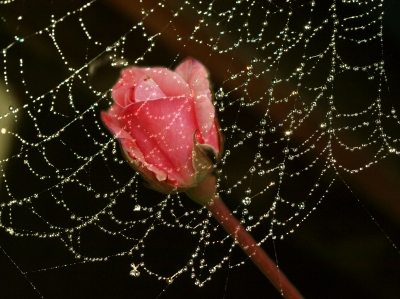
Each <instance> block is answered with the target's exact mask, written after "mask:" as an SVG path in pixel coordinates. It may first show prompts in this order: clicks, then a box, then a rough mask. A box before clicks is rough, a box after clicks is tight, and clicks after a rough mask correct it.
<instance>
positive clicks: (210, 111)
mask: <svg viewBox="0 0 400 299" xmlns="http://www.w3.org/2000/svg"><path fill="white" fill-rule="evenodd" d="M175 72H176V73H178V74H179V75H180V76H181V77H182V78H183V79H184V80H185V81H186V82H188V84H189V87H190V89H191V90H192V92H193V97H194V101H195V107H196V118H197V122H198V124H199V129H200V131H201V134H202V135H203V137H204V138H206V139H207V138H208V134H209V131H210V129H211V127H212V125H213V122H214V117H215V108H214V105H213V104H212V97H211V92H210V84H209V81H208V72H207V70H206V69H205V67H204V66H203V65H202V64H201V63H200V62H198V61H196V60H194V59H193V58H190V57H189V58H187V59H186V60H184V61H183V62H182V63H181V64H180V65H179V66H178V67H177V68H176V69H175Z"/></svg>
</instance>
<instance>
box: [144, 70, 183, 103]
mask: <svg viewBox="0 0 400 299" xmlns="http://www.w3.org/2000/svg"><path fill="white" fill-rule="evenodd" d="M143 72H144V73H145V74H146V75H148V76H149V77H150V78H151V79H153V80H154V82H156V83H157V85H158V86H159V87H160V89H161V90H162V91H163V93H164V94H165V95H166V96H167V97H177V96H188V95H189V94H190V88H189V85H188V84H187V82H186V81H185V80H184V79H183V78H182V77H181V76H180V75H179V74H177V73H175V72H173V71H171V70H169V69H167V68H161V67H155V68H147V69H143Z"/></svg>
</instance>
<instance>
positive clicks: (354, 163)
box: [0, 0, 400, 298]
mask: <svg viewBox="0 0 400 299" xmlns="http://www.w3.org/2000/svg"><path fill="white" fill-rule="evenodd" d="M128 2H129V3H128ZM0 7H1V10H0V16H1V35H2V39H1V41H0V43H1V48H2V49H3V50H2V55H3V59H2V62H1V68H2V81H3V82H2V84H3V86H2V89H4V95H1V103H0V104H1V107H0V109H2V110H1V111H0V130H1V134H0V138H1V141H0V144H1V145H2V149H1V151H2V153H1V154H2V156H1V158H0V159H1V160H0V173H1V175H2V178H1V181H0V182H1V183H0V184H1V185H0V186H1V190H0V192H1V193H0V194H1V195H0V213H1V214H0V217H1V218H0V220H1V222H0V230H1V236H2V237H1V238H2V239H3V240H4V242H3V241H2V243H1V244H0V246H1V248H2V251H3V253H4V255H3V257H4V264H5V265H7V263H8V264H9V266H10V269H11V270H10V271H16V274H15V275H16V277H17V278H16V279H20V282H21V283H22V281H23V283H24V284H27V288H26V289H21V290H15V288H11V289H8V292H10V293H5V294H14V293H15V292H18V291H20V292H25V293H24V294H25V296H26V294H29V296H32V298H40V297H43V298H53V297H57V298H60V297H66V298H67V297H69V298H70V297H76V298H80V297H83V296H87V294H92V295H97V296H98V297H104V298H107V297H118V298H119V297H120V298H126V296H127V295H134V296H136V297H138V298H156V297H160V298H166V297H168V296H171V298H176V296H178V297H179V296H183V297H186V296H188V295H187V294H191V295H190V296H192V297H195V296H199V298H200V297H205V296H208V297H212V298H214V297H216V298H225V297H226V298H237V297H238V296H239V295H240V294H242V295H241V297H248V298H250V297H256V296H257V295H259V294H263V296H266V295H267V294H271V295H270V296H271V297H272V296H278V294H276V291H275V290H274V289H273V287H271V286H269V285H268V286H264V285H265V284H266V283H265V281H264V278H263V277H262V276H257V275H259V274H258V273H257V269H255V268H254V267H253V266H252V265H251V262H249V261H248V258H247V257H245V256H244V255H243V254H242V253H241V252H240V250H239V249H237V247H236V246H235V242H234V241H233V240H231V238H230V237H229V236H227V235H226V233H225V232H224V230H223V229H222V228H221V227H220V226H218V225H217V223H216V222H215V221H214V220H213V219H212V217H211V215H210V214H209V213H208V212H207V210H206V209H204V208H202V207H200V206H198V205H196V204H195V203H193V202H191V201H190V200H189V199H188V198H187V197H186V196H185V195H183V194H170V195H166V196H165V195H162V194H158V193H156V192H154V191H151V190H147V189H146V188H144V187H143V186H142V181H141V179H140V177H139V176H138V175H137V174H136V173H135V172H134V171H133V170H132V169H131V168H130V167H129V166H128V165H127V163H125V161H124V159H123V157H122V155H121V153H120V150H119V145H118V142H117V140H116V139H115V138H114V137H113V136H111V135H110V134H109V133H108V131H107V130H106V129H105V127H104V126H103V124H102V123H101V120H100V117H99V115H100V112H101V111H104V110H106V109H108V107H109V106H110V105H111V104H112V98H111V94H110V89H111V87H112V86H113V84H114V83H115V81H116V80H117V78H118V74H119V72H120V70H121V69H122V68H123V67H126V66H128V65H138V66H150V67H151V66H158V65H163V66H167V67H170V68H174V67H175V66H176V65H177V64H178V63H179V62H180V61H182V60H183V59H184V58H185V57H187V56H193V57H194V58H196V59H198V60H199V61H201V62H202V63H203V64H204V65H205V66H206V67H207V68H208V70H209V71H210V76H211V79H212V81H213V82H214V86H213V89H214V92H215V102H214V104H215V107H216V110H217V112H218V116H219V119H220V124H221V129H222V132H223V135H224V136H225V139H226V141H225V144H224V152H223V157H222V159H221V161H220V163H219V165H218V169H219V171H218V172H219V173H218V175H219V179H218V187H219V193H220V195H221V197H222V198H223V199H224V201H225V202H226V203H227V205H228V206H229V207H230V208H231V209H232V213H233V214H234V215H235V216H236V217H237V218H238V219H239V220H240V221H241V223H242V224H243V225H244V226H245V227H246V229H247V230H248V231H250V232H251V233H252V235H253V236H254V237H255V238H256V240H257V241H258V242H259V244H261V245H262V246H263V248H265V250H266V251H267V252H269V253H270V254H271V256H273V257H275V259H276V262H278V261H279V263H278V265H279V266H280V267H281V268H282V269H283V270H284V271H285V273H287V274H288V273H289V275H288V276H289V278H290V277H292V276H293V277H295V279H294V280H295V281H294V282H295V285H297V286H298V288H299V289H300V290H301V291H302V290H303V289H304V292H303V293H304V295H305V297H308V296H307V294H309V296H310V297H313V296H315V297H316V298H321V297H324V298H328V296H327V295H326V294H325V293H324V292H323V290H320V293H318V291H316V290H313V291H310V290H309V291H307V287H306V285H308V284H309V285H310V288H311V287H312V286H314V284H312V283H310V282H309V281H308V280H312V278H313V277H316V276H319V274H313V273H312V271H309V272H307V275H304V277H303V278H301V277H297V278H296V274H297V275H298V276H303V275H301V273H300V274H299V273H298V272H299V271H301V270H299V269H302V267H305V268H307V269H308V268H310V267H311V263H310V262H304V264H302V263H301V262H299V260H303V256H301V252H302V250H303V248H302V246H303V247H310V248H312V249H314V250H315V251H314V252H318V253H319V254H321V255H323V254H322V253H321V252H328V251H327V248H326V246H327V244H328V243H323V242H321V243H318V242H315V240H314V242H311V243H309V244H304V243H307V242H308V241H307V240H311V239H313V238H317V239H318V237H316V233H315V232H316V231H315V229H316V227H319V226H320V227H321V229H322V228H325V230H324V232H322V233H320V234H319V236H321V235H323V236H325V235H328V236H335V234H338V231H340V232H341V233H342V232H343V231H346V232H349V235H350V236H352V235H357V234H358V235H361V234H362V233H363V232H365V231H367V233H366V234H367V235H368V238H369V239H367V238H365V239H363V240H362V241H361V242H360V243H358V246H361V247H358V248H365V244H364V243H363V242H367V241H366V240H368V242H367V243H368V244H371V243H372V244H378V243H379V244H384V245H368V246H369V248H370V250H369V251H368V250H367V252H368V253H365V255H361V257H362V258H363V261H362V262H360V263H364V262H365V260H367V259H369V257H370V255H377V256H382V255H386V254H387V256H388V257H387V260H386V262H385V263H384V264H385V266H383V268H382V269H384V270H385V271H386V274H385V275H386V276H383V277H384V278H382V279H381V280H377V282H376V284H375V285H374V286H371V287H370V289H369V290H368V289H367V290H366V291H365V294H367V295H360V294H364V293H354V294H352V293H351V292H352V291H350V290H348V291H347V292H346V295H348V296H349V297H344V295H343V294H342V293H340V292H339V291H340V290H338V291H337V292H338V293H337V294H340V297H341V298H354V297H357V296H358V297H360V296H361V297H365V298H367V296H369V295H370V294H372V293H371V292H375V293H373V294H380V296H381V298H389V297H391V296H395V295H393V294H395V292H396V290H394V289H393V288H390V287H389V285H396V283H398V281H399V278H400V277H398V273H397V272H398V271H397V272H396V274H393V273H391V272H390V271H392V270H393V272H394V269H396V268H397V269H398V266H399V258H398V249H397V248H396V245H395V244H398V242H397V241H398V240H396V239H395V237H393V236H392V234H394V231H395V230H396V225H399V223H398V221H397V222H396V220H395V219H396V216H398V213H399V211H400V210H399V208H398V206H399V204H400V203H399V201H398V200H397V201H396V200H395V199H396V198H397V197H398V194H399V193H398V192H396V191H398V188H397V185H395V184H396V183H395V182H396V178H397V181H398V178H399V167H398V166H397V167H396V165H399V164H398V162H399V155H400V147H399V138H400V136H399V131H400V130H399V124H400V122H399V119H398V112H397V111H399V109H400V108H399V104H398V96H399V94H400V92H399V88H398V83H396V80H398V75H397V69H396V66H398V50H397V48H396V47H397V46H398V44H396V43H398V41H399V38H398V37H397V36H396V34H395V30H394V29H393V26H394V25H393V22H394V21H393V20H395V19H396V17H398V14H397V15H396V14H395V11H396V7H397V8H398V7H399V4H398V1H383V0H382V1H373V0H370V1H345V0H344V1H277V0H270V1H264V2H263V1H240V0H237V1H222V0H219V1H199V2H198V3H191V2H189V1H159V2H154V1H147V0H146V1H122V0H121V1H117V0H114V1H111V0H109V1H99V0H97V1H96V0H94V1H68V2H67V1H65V2H54V1H44V0H43V1H35V3H29V2H27V1H19V0H14V1H7V0H6V1H0ZM32 12H35V13H32ZM396 63H397V64H396ZM380 165H382V166H380ZM382 169H384V170H385V171H386V172H385V173H384V174H382V171H383V170H382ZM365 173H366V175H365ZM375 179H376V180H375ZM396 188H397V189H396ZM353 189H354V190H353ZM390 190H393V191H390ZM368 196H371V197H372V198H375V201H374V200H373V199H371V200H370V201H369V200H368ZM380 196H382V197H383V199H382V201H383V203H382V207H380V206H379V204H380V203H379V202H378V201H379V197H380ZM349 198H350V199H352V200H348V199H349ZM393 199H394V200H393ZM374 207H375V208H376V210H375V209H374ZM321 210H322V211H325V213H322V211H321ZM343 210H346V211H347V213H346V212H345V211H343ZM318 213H321V214H323V216H322V217H320V218H317V217H318ZM333 215H335V216H333ZM353 217H354V219H355V220H354V221H351V220H350V219H352V218H353ZM313 219H314V222H313ZM338 219H339V220H338ZM306 220H307V221H306ZM331 225H332V226H338V227H340V228H339V229H338V231H334V230H333V231H330V230H329V227H330V226H331ZM302 227H305V228H304V231H305V233H302ZM296 230H298V233H296V234H293V232H295V231H296ZM392 231H393V233H392ZM371 232H373V233H371ZM307 233H308V234H307ZM292 234H293V235H292ZM311 235H312V236H311ZM295 238H297V239H302V240H303V241H302V242H303V243H301V242H300V243H296V242H295V241H294V240H295ZM347 238H348V237H347ZM287 239H289V240H288V241H287ZM297 241H298V240H297ZM283 244H284V245H283ZM299 244H303V245H299ZM352 244H353V243H352ZM360 244H361V245H360ZM353 245H354V244H353ZM318 246H322V247H323V248H324V249H321V248H320V249H319V250H317V249H316V248H317V247H318ZM347 246H349V247H346V246H343V248H341V249H342V250H343V251H347V250H349V248H351V246H350V245H349V244H347ZM354 246H355V245H354ZM368 246H367V247H368ZM379 246H385V247H384V248H383V249H382V248H380V247H379ZM393 247H395V250H393ZM336 249H337V247H336ZM293 252H297V253H298V254H299V255H300V257H299V258H298V259H297V260H296V259H294V258H293V257H292V255H293ZM327 254H328V253H327ZM390 254H392V255H390ZM305 255H307V253H306V254H305ZM355 256H357V254H356V255H355ZM389 256H390V258H389ZM352 258H354V256H352ZM349 259H350V258H349ZM322 260H323V259H322ZM339 260H341V261H342V263H346V259H345V258H344V259H343V258H341V259H340V258H339ZM10 262H11V263H10ZM347 262H348V261H347ZM293 263H295V265H298V264H300V265H301V266H299V267H295V266H293ZM296 263H297V264H296ZM395 263H397V264H395ZM335 267H338V268H340V267H342V265H340V266H337V264H336V266H334V268H335ZM350 267H351V266H350ZM374 267H375V264H374V265H370V266H368V267H367V270H366V271H367V272H368V271H371V273H370V274H368V275H367V276H368V277H369V276H371V277H369V278H368V277H367V278H365V279H364V280H362V279H361V280H360V281H362V282H359V281H358V283H364V284H369V283H370V282H371V280H373V279H372V277H374V276H375V275H377V274H378V273H380V272H379V271H381V272H385V271H384V270H376V269H375V268H374ZM298 268H299V269H298ZM387 269H389V271H387ZM246 271H248V272H246ZM4 272H5V270H3V273H4ZM98 272H102V274H99V273H98ZM350 272H351V271H350ZM77 273H78V274H77ZM235 273H236V274H235ZM243 273H248V274H246V275H245V276H248V279H247V280H244V281H243ZM338 273H342V272H338ZM346 273H347V274H348V273H349V271H348V272H346ZM390 273H391V275H390V278H388V277H387V276H388V275H389V274H390ZM290 274H291V275H290ZM235 275H237V276H238V277H239V278H235ZM313 275H315V276H313ZM324 275H325V276H326V282H324V283H327V284H330V285H331V286H332V288H335V283H333V281H335V279H337V276H340V274H335V275H336V276H334V275H333V276H332V275H327V272H324ZM356 276H357V275H356ZM93 277H95V279H91V278H93ZM235 279H238V280H237V282H236V280H235ZM374 279H375V278H374ZM385 279H386V280H387V282H385V281H384V280H385ZM99 282H100V284H99ZM116 282H118V286H119V287H123V288H124V290H121V289H118V290H116V289H115V288H114V287H111V285H113V284H114V283H116ZM343 283H345V282H343ZM188 285H190V286H188ZM234 285H237V286H236V288H235V286H234ZM54 286H56V287H54ZM203 286H204V288H201V287H203ZM198 287H200V288H198ZM239 289H242V290H240V291H239ZM251 289H253V290H251ZM13 292H14V293H13ZM240 292H243V293H240ZM252 292H253V293H252ZM307 292H309V293H307ZM210 294H212V295H210ZM322 294H323V295H322ZM331 294H332V298H336V297H335V292H331ZM355 294H357V295H355ZM10 297H11V295H10Z"/></svg>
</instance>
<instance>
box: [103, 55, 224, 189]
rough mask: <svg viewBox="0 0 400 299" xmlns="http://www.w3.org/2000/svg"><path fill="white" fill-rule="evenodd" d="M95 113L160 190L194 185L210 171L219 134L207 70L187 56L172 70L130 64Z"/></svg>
mask: <svg viewBox="0 0 400 299" xmlns="http://www.w3.org/2000/svg"><path fill="white" fill-rule="evenodd" d="M112 97H113V99H114V104H113V105H112V107H111V108H110V109H109V110H108V111H107V112H103V113H102V115H101V117H102V119H103V122H104V123H105V125H106V126H107V127H108V129H109V130H110V131H111V132H112V133H113V134H114V135H115V136H116V138H118V140H119V141H120V143H121V147H122V152H123V154H124V156H125V158H126V159H127V161H128V162H129V163H130V164H131V165H132V167H134V168H135V170H137V171H138V172H139V173H140V174H141V175H142V176H143V177H144V178H145V180H146V181H147V182H148V184H149V187H151V188H153V189H156V190H158V191H160V192H163V193H169V192H172V191H186V190H188V189H190V188H193V187H195V186H197V185H198V184H199V183H200V182H201V181H203V180H204V178H206V177H207V176H208V175H209V174H210V173H211V172H212V170H213V162H215V161H213V160H214V159H217V158H218V156H219V154H220V151H221V137H220V133H219V129H218V125H217V121H216V118H215V109H214V105H213V104H212V94H211V91H210V84H209V81H208V73H207V70H206V69H205V68H204V66H203V65H202V64H201V63H199V62H198V61H196V60H194V59H192V58H188V59H186V60H185V61H183V62H182V63H181V64H180V65H179V66H178V67H177V68H176V69H175V71H171V70H169V69H167V68H162V67H154V68H139V67H130V68H127V69H125V70H123V71H122V73H121V78H120V79H119V81H118V82H117V84H116V85H115V86H114V87H113V90H112Z"/></svg>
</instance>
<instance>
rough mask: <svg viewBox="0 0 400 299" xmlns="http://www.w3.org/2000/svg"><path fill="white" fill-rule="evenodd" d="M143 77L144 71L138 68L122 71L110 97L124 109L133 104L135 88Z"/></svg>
mask: <svg viewBox="0 0 400 299" xmlns="http://www.w3.org/2000/svg"><path fill="white" fill-rule="evenodd" d="M144 75H145V73H144V70H143V69H142V68H138V67H131V68H127V69H124V70H122V72H121V79H119V80H118V82H117V84H115V86H114V87H113V89H112V97H113V99H114V101H115V103H117V104H118V105H120V106H121V107H123V108H125V107H126V106H129V105H130V104H132V103H134V102H135V98H134V95H135V93H134V92H135V87H136V86H137V85H138V84H139V80H140V79H141V78H142V77H143V76H144Z"/></svg>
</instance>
